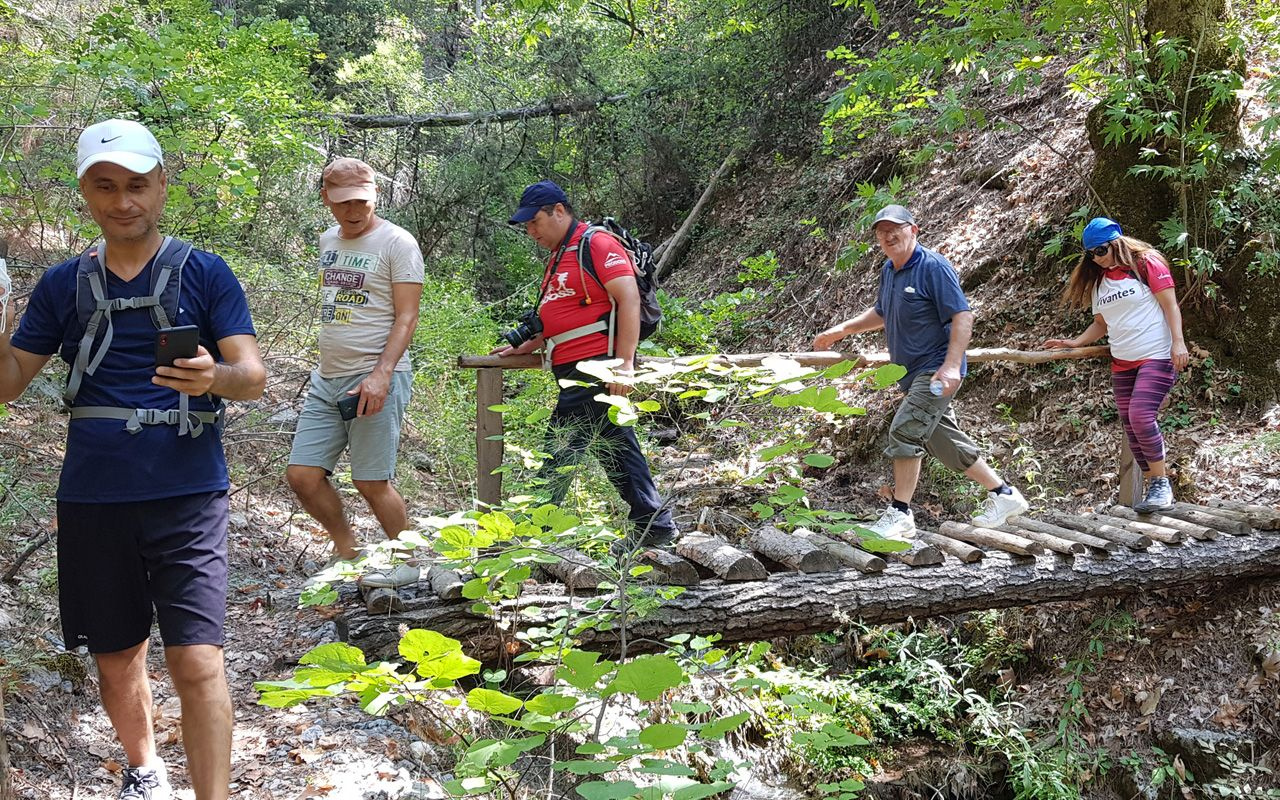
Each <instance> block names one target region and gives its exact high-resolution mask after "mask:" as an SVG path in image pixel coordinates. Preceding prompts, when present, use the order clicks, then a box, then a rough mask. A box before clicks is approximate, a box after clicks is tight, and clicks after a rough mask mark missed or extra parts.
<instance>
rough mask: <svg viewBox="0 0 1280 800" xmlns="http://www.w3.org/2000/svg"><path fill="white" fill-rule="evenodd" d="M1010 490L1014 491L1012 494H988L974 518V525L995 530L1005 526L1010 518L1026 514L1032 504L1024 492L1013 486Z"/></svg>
mask: <svg viewBox="0 0 1280 800" xmlns="http://www.w3.org/2000/svg"><path fill="white" fill-rule="evenodd" d="M1009 488H1010V489H1013V493H1012V494H997V493H996V492H987V499H986V500H983V501H982V506H981V507H980V508H979V509H978V513H977V514H975V515H974V517H973V524H974V525H977V526H978V527H979V528H994V527H996V526H998V525H1003V524H1004V523H1005V520H1007V519H1009V517H1016V516H1018V515H1019V514H1025V513H1026V512H1027V509H1029V508H1031V504H1030V503H1028V502H1027V501H1026V498H1024V497H1023V496H1022V492H1020V491H1018V490H1017V489H1015V488H1014V487H1012V486H1010V487H1009Z"/></svg>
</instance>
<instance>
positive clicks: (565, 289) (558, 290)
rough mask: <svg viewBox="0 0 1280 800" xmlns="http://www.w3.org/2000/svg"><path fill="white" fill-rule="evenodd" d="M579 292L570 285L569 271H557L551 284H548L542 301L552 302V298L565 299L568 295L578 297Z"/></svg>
mask: <svg viewBox="0 0 1280 800" xmlns="http://www.w3.org/2000/svg"><path fill="white" fill-rule="evenodd" d="M577 295H578V292H577V290H576V289H573V288H572V287H570V286H569V273H567V272H557V273H556V275H555V278H553V279H552V281H551V284H550V285H549V286H547V293H546V294H545V295H544V296H543V298H542V302H544V303H550V302H551V301H552V300H563V299H564V298H566V297H577Z"/></svg>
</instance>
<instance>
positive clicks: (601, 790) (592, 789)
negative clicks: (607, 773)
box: [578, 781, 638, 800]
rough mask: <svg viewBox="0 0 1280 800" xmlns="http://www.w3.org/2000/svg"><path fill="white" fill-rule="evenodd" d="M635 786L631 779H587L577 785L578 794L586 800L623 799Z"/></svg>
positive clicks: (633, 791) (633, 792)
mask: <svg viewBox="0 0 1280 800" xmlns="http://www.w3.org/2000/svg"><path fill="white" fill-rule="evenodd" d="M637 788H638V787H637V786H636V785H635V784H634V783H632V782H631V781H616V782H615V781H587V782H586V783H584V784H582V785H580V786H579V787H578V794H580V795H582V796H583V797H584V798H586V800H623V798H626V797H630V796H631V795H633V794H635V793H636V790H637Z"/></svg>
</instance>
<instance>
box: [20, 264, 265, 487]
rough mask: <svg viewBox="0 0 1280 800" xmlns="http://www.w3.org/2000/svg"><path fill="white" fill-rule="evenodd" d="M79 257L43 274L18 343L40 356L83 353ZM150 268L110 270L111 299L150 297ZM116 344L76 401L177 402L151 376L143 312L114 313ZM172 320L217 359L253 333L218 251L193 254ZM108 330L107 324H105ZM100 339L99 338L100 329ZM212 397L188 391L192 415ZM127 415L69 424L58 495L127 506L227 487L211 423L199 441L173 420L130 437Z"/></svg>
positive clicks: (149, 330) (149, 328)
mask: <svg viewBox="0 0 1280 800" xmlns="http://www.w3.org/2000/svg"><path fill="white" fill-rule="evenodd" d="M78 261H79V257H77V258H73V259H71V260H69V261H64V262H63V263H61V264H59V265H58V266H56V267H54V268H52V269H50V270H49V271H47V272H45V274H44V275H43V276H42V277H41V278H40V281H39V282H38V283H37V284H36V288H35V290H34V291H33V292H32V293H31V301H30V303H28V305H27V310H26V313H25V314H23V316H22V322H21V324H20V325H19V326H18V330H17V331H15V332H14V334H13V339H12V345H13V346H14V347H16V348H19V349H21V350H25V351H27V352H28V353H34V354H36V355H53V354H54V353H58V354H60V355H61V357H62V360H63V361H66V362H67V363H68V364H71V363H73V362H74V361H75V358H76V353H77V352H78V351H79V350H80V337H81V336H83V335H84V328H83V326H82V325H81V323H80V320H79V316H78V314H77V313H76V264H77V262H78ZM152 268H153V264H147V266H146V267H145V268H144V269H143V270H142V272H140V273H139V274H138V275H137V277H135V278H134V279H133V280H131V281H127V282H126V281H123V280H121V279H120V278H118V277H117V276H116V275H114V274H113V273H112V272H111V271H110V270H108V271H107V286H106V292H107V297H108V298H116V297H146V296H148V295H150V294H151V271H152ZM112 321H113V327H114V332H115V333H114V338H113V339H112V342H111V348H110V350H109V351H108V352H107V355H106V357H105V358H103V360H102V363H101V364H100V365H99V366H98V369H97V371H96V372H95V373H94V374H93V375H85V376H84V381H83V382H82V383H81V385H80V391H79V393H78V394H77V395H76V399H75V404H76V405H77V406H115V407H119V408H157V409H170V408H177V407H178V392H177V391H175V390H173V389H169V388H166V387H164V386H156V385H155V384H153V383H152V382H151V378H152V377H153V376H154V375H155V339H156V326H155V322H154V321H153V320H152V318H151V312H150V311H149V310H147V309H129V310H124V311H116V312H113V313H112ZM171 324H172V325H175V326H178V325H197V326H199V328H200V344H202V345H204V347H205V349H207V350H208V351H209V352H210V353H211V354H213V357H214V359H215V360H217V361H221V360H222V358H221V356H220V354H219V353H218V346H217V344H216V343H217V341H218V340H219V339H224V338H226V337H228V336H235V335H238V334H251V335H252V334H254V330H253V322H252V320H250V318H249V306H248V303H247V302H246V301H245V296H244V291H243V290H242V289H241V288H240V284H239V282H237V281H236V277H235V275H234V274H232V272H231V268H230V267H228V266H227V262H225V261H223V260H222V258H220V257H219V256H216V255H214V254H212V253H206V252H204V251H201V250H192V251H191V257H190V259H188V261H187V264H186V266H185V267H183V270H182V289H181V292H180V294H179V296H178V318H177V320H175V321H173V322H171ZM103 327H105V322H104V324H103ZM98 341H99V342H101V341H102V334H101V333H99V334H98ZM212 407H213V406H212V404H211V403H210V401H209V399H208V398H207V397H192V398H191V400H190V408H191V410H192V411H209V410H211V409H212ZM124 426H125V423H124V421H123V420H114V419H78V420H74V421H71V422H69V423H68V425H67V452H66V456H65V457H64V458H63V461H62V476H61V479H60V480H59V482H58V499H59V500H63V501H68V502H75V503H129V502H137V501H140V500H157V499H160V498H165V497H181V496H183V495H188V494H196V493H199V492H216V491H219V490H224V489H226V488H228V485H229V484H228V480H227V464H226V459H225V456H224V455H223V452H222V437H221V436H220V435H219V434H218V432H217V431H216V430H214V426H212V425H207V424H206V425H205V426H204V432H203V433H202V434H201V435H200V436H199V437H198V438H192V437H190V436H178V427H177V426H176V425H143V426H142V430H141V431H139V432H138V433H136V434H134V433H129V432H128V431H126V430H125V428H124Z"/></svg>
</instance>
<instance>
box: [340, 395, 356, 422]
mask: <svg viewBox="0 0 1280 800" xmlns="http://www.w3.org/2000/svg"><path fill="white" fill-rule="evenodd" d="M359 410H360V395H359V394H349V395H347V396H346V397H344V398H342V399H341V400H339V401H338V413H339V414H341V415H342V418H343V419H344V420H348V421H350V420H353V419H355V418H356V412H358V411H359Z"/></svg>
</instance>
